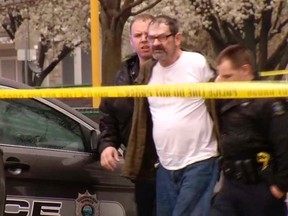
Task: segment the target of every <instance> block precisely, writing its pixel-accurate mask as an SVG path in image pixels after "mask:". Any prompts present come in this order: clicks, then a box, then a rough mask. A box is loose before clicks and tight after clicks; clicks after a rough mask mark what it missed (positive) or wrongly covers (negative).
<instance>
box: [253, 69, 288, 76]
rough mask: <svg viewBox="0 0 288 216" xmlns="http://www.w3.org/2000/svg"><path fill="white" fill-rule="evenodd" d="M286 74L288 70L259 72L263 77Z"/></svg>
mask: <svg viewBox="0 0 288 216" xmlns="http://www.w3.org/2000/svg"><path fill="white" fill-rule="evenodd" d="M284 74H288V70H277V71H262V72H259V75H260V76H261V77H266V76H277V75H284Z"/></svg>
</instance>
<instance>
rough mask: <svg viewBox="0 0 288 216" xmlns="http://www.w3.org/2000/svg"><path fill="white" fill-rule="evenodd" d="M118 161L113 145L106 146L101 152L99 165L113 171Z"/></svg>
mask: <svg viewBox="0 0 288 216" xmlns="http://www.w3.org/2000/svg"><path fill="white" fill-rule="evenodd" d="M119 161H120V158H119V155H118V151H117V149H116V148H114V147H107V148H105V149H104V150H103V152H102V153H101V161H100V162H101V166H102V167H104V168H105V169H107V170H110V171H114V170H115V168H116V167H117V163H118V162H119Z"/></svg>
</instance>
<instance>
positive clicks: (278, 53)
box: [265, 33, 288, 70]
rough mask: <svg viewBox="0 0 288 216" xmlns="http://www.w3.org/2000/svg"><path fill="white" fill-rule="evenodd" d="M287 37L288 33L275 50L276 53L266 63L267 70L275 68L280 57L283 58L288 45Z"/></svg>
mask: <svg viewBox="0 0 288 216" xmlns="http://www.w3.org/2000/svg"><path fill="white" fill-rule="evenodd" d="M287 38H288V33H287V34H286V35H285V37H284V38H283V40H282V41H281V43H279V46H278V47H277V49H276V50H275V51H274V53H273V54H272V55H271V56H270V58H269V59H268V61H267V63H266V65H265V69H266V70H273V69H274V68H276V66H277V64H278V63H279V59H281V57H282V56H283V52H284V50H285V47H286V46H288V45H287Z"/></svg>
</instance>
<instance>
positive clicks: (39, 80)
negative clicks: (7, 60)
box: [33, 41, 82, 86]
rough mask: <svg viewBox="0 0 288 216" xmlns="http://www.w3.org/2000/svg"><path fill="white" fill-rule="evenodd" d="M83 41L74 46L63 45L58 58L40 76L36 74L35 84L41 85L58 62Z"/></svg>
mask: <svg viewBox="0 0 288 216" xmlns="http://www.w3.org/2000/svg"><path fill="white" fill-rule="evenodd" d="M81 43H82V41H80V42H79V43H77V44H75V45H74V47H68V46H66V45H64V46H63V49H62V51H61V53H60V54H59V55H58V56H57V58H56V59H55V60H54V61H52V62H51V63H50V64H49V65H48V66H47V67H46V68H45V69H44V70H43V71H42V72H41V73H40V76H36V77H35V79H34V81H33V85H34V86H40V85H41V83H42V82H43V80H44V79H45V77H46V76H47V75H48V74H49V73H50V72H51V71H52V70H53V69H54V68H55V67H56V66H57V64H58V63H59V62H60V61H62V60H63V59H64V58H65V57H66V56H67V55H68V54H69V53H71V52H72V51H73V50H74V48H75V47H78V46H79V45H80V44H81Z"/></svg>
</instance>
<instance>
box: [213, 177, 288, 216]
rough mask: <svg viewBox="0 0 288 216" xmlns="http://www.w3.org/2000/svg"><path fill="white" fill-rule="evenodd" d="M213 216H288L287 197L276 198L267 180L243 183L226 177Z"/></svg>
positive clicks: (215, 199)
mask: <svg viewBox="0 0 288 216" xmlns="http://www.w3.org/2000/svg"><path fill="white" fill-rule="evenodd" d="M212 202H213V203H212V209H211V214H210V215H211V216H287V206H286V204H285V197H283V198H282V199H276V198H275V197H274V196H273V195H272V194H271V192H270V189H269V187H268V185H267V184H266V183H265V182H259V183H257V184H243V183H241V182H239V181H236V180H231V179H227V178H225V177H224V181H223V186H222V188H221V189H220V191H219V192H218V193H217V194H216V195H215V197H214V199H213V201H212Z"/></svg>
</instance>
